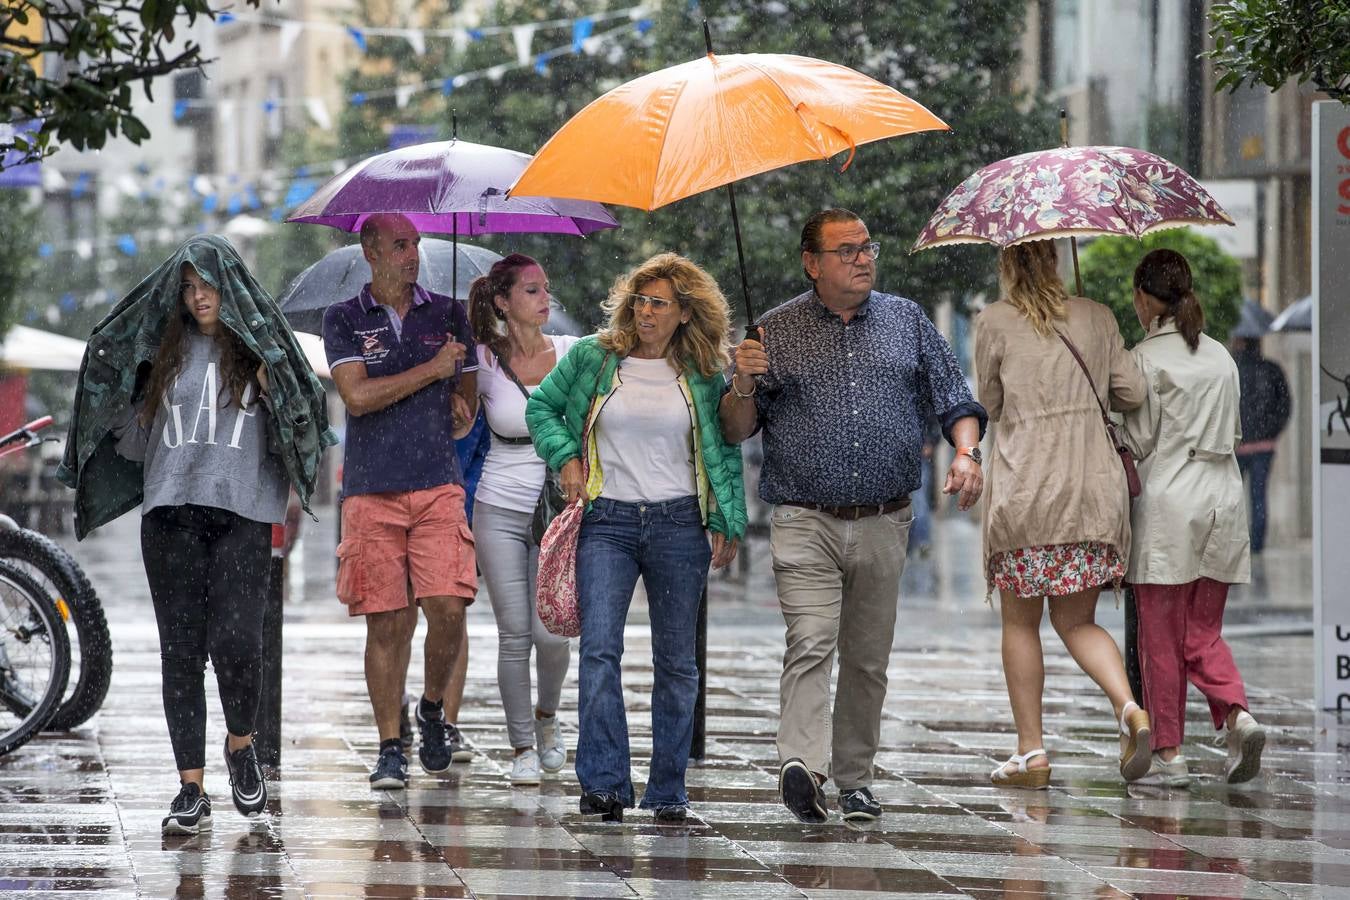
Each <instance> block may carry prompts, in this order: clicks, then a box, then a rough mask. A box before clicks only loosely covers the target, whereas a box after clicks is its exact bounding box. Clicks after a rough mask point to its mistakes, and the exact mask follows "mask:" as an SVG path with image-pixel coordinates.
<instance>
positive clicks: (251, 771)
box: [225, 737, 267, 817]
mask: <svg viewBox="0 0 1350 900" xmlns="http://www.w3.org/2000/svg"><path fill="white" fill-rule="evenodd" d="M225 768H226V769H228V770H229V772H230V797H231V798H232V799H233V800H234V808H235V809H237V810H239V814H240V815H242V816H249V817H252V816H256V815H258V814H259V813H261V812H262V811H263V809H264V808H265V807H266V806H267V782H265V781H263V771H262V766H260V765H259V764H258V754H257V753H255V752H254V750H253V745H252V744H249V745H248V746H247V747H240V748H239V749H238V750H235V751H234V752H233V753H231V752H230V739H229V738H228V737H227V738H225Z"/></svg>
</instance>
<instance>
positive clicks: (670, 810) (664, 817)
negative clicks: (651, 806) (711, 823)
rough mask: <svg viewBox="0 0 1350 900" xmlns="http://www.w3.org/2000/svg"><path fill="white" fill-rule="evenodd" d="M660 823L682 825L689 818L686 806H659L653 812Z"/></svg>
mask: <svg viewBox="0 0 1350 900" xmlns="http://www.w3.org/2000/svg"><path fill="white" fill-rule="evenodd" d="M653 816H654V817H655V819H656V821H658V822H660V823H661V824H662V825H683V824H684V823H685V820H686V819H688V818H689V807H688V806H659V807H657V808H656V811H655V812H654V813H653Z"/></svg>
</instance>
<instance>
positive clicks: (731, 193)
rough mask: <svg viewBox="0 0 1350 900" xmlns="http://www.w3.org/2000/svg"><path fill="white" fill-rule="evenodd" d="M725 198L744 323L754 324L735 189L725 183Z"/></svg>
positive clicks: (747, 324)
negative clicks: (743, 308)
mask: <svg viewBox="0 0 1350 900" xmlns="http://www.w3.org/2000/svg"><path fill="white" fill-rule="evenodd" d="M727 199H729V200H730V201H731V228H732V230H733V231H734V232H736V260H737V262H739V263H740V266H741V296H742V297H743V298H744V299H745V325H746V328H747V329H748V328H749V327H750V326H752V325H754V324H755V308H754V307H753V306H751V305H750V282H749V280H748V279H747V278H746V276H745V247H744V246H743V245H742V244H741V217H740V216H738V215H737V214H736V189H735V188H734V187H732V186H731V185H730V184H728V185H727Z"/></svg>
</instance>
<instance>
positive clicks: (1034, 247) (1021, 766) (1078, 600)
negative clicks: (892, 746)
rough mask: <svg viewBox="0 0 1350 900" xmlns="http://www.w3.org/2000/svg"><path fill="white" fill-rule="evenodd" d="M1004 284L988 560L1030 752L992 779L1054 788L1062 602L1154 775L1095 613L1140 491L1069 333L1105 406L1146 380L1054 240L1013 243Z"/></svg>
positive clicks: (993, 382)
mask: <svg viewBox="0 0 1350 900" xmlns="http://www.w3.org/2000/svg"><path fill="white" fill-rule="evenodd" d="M999 283H1000V288H1001V291H1002V294H1003V299H1002V300H1000V301H999V302H997V303H993V304H990V305H989V306H988V307H987V308H986V309H985V310H984V311H983V312H981V313H980V315H979V318H978V319H977V320H976V332H975V358H976V367H977V369H978V374H979V388H980V398H979V399H980V402H981V403H982V404H984V406H985V408H986V409H988V410H989V421H991V422H997V423H998V426H997V431H996V434H995V440H994V445H993V449H992V452H991V454H990V459H989V465H988V466H987V481H986V483H985V508H984V563H985V577H986V580H987V581H988V583H989V585H990V589H991V590H992V588H994V587H997V588H998V590H999V598H1000V603H1001V611H1002V618H1003V672H1004V677H1005V679H1006V680H1007V683H1008V699H1009V701H1010V703H1011V705H1012V713H1013V722H1014V723H1015V724H1016V726H1017V752H1016V753H1015V754H1013V755H1012V756H1011V757H1010V758H1009V759H1008V761H1007V762H1006V763H1004V764H1003V765H1001V766H999V767H998V768H997V769H995V770H994V771H993V773H992V775H991V779H992V781H993V782H994V784H997V785H1006V786H1012V787H1029V788H1044V787H1046V786H1047V785H1048V784H1049V782H1050V761H1049V758H1048V757H1047V756H1046V753H1045V749H1044V746H1043V740H1042V734H1041V694H1042V690H1043V688H1044V684H1045V669H1044V662H1043V659H1042V656H1041V639H1040V625H1041V611H1042V608H1043V607H1044V605H1045V604H1044V603H1043V601H1042V598H1046V597H1048V598H1049V606H1050V624H1051V625H1053V626H1054V629H1055V632H1056V633H1057V634H1058V635H1059V636H1060V639H1061V640H1063V641H1064V646H1065V647H1067V648H1068V650H1069V653H1070V654H1072V655H1073V658H1074V660H1075V661H1076V662H1077V663H1078V665H1079V666H1080V667H1081V668H1082V669H1083V671H1084V672H1086V673H1087V674H1088V675H1089V676H1090V677H1091V678H1092V680H1093V681H1095V682H1097V684H1098V685H1099V686H1100V687H1101V689H1102V690H1103V691H1104V692H1105V693H1106V695H1107V697H1108V698H1109V699H1110V701H1111V705H1112V707H1113V709H1114V711H1115V719H1116V721H1117V722H1118V723H1119V724H1120V730H1121V735H1122V740H1121V749H1122V752H1121V756H1120V771H1121V775H1122V776H1123V777H1124V778H1125V779H1126V780H1134V779H1136V778H1139V777H1140V776H1142V775H1144V774H1145V772H1147V771H1148V766H1149V724H1148V716H1147V714H1145V713H1144V711H1143V710H1142V709H1140V708H1139V706H1138V705H1137V704H1135V702H1134V698H1133V696H1132V695H1131V693H1130V685H1129V681H1128V679H1127V678H1126V677H1125V665H1124V663H1123V662H1122V660H1121V657H1120V650H1119V648H1117V647H1116V642H1115V640H1114V639H1113V638H1112V637H1111V635H1110V634H1108V633H1107V632H1106V630H1105V629H1103V628H1102V627H1101V626H1099V625H1097V624H1096V622H1095V621H1094V614H1095V609H1096V605H1097V595H1098V594H1099V593H1100V592H1101V588H1102V586H1103V585H1105V584H1117V585H1118V584H1119V583H1120V580H1121V578H1122V577H1123V576H1124V574H1125V562H1126V560H1128V559H1129V554H1130V518H1129V489H1128V487H1127V485H1126V481H1125V474H1124V470H1123V469H1122V467H1121V464H1120V457H1119V456H1118V455H1117V453H1116V451H1115V450H1114V448H1113V447H1112V445H1111V441H1110V440H1109V439H1108V437H1107V434H1106V428H1105V425H1104V424H1103V422H1102V414H1101V409H1100V407H1099V406H1098V399H1097V397H1096V396H1094V395H1095V394H1096V393H1097V391H1096V388H1094V387H1093V384H1090V383H1089V380H1088V376H1087V375H1085V374H1084V371H1083V369H1082V367H1080V366H1079V364H1078V363H1077V362H1076V361H1075V359H1074V356H1073V353H1071V352H1070V350H1069V348H1068V346H1066V345H1065V343H1064V341H1063V340H1062V339H1061V337H1060V336H1061V335H1063V336H1064V337H1067V338H1068V339H1069V341H1071V342H1072V343H1073V345H1074V347H1075V348H1076V349H1077V351H1078V353H1079V355H1080V356H1081V357H1082V358H1083V360H1084V362H1085V363H1086V365H1087V367H1088V369H1090V370H1091V380H1092V383H1095V385H1100V386H1101V389H1102V390H1103V391H1104V394H1103V395H1101V397H1100V399H1101V402H1102V403H1105V404H1108V405H1109V406H1111V407H1113V408H1115V409H1117V410H1130V409H1134V408H1135V407H1137V406H1139V404H1140V403H1142V402H1143V401H1144V393H1145V387H1144V380H1143V377H1142V376H1141V375H1140V373H1139V369H1138V367H1137V366H1136V365H1135V364H1134V361H1133V360H1131V359H1130V356H1129V354H1128V353H1126V352H1125V346H1124V342H1123V340H1122V339H1121V336H1120V328H1119V327H1118V326H1117V325H1116V320H1115V317H1114V316H1113V315H1112V314H1111V311H1110V310H1109V309H1107V308H1106V307H1104V306H1102V305H1101V304H1100V303H1095V302H1093V301H1092V300H1087V299H1084V298H1082V297H1069V296H1067V295H1066V293H1065V291H1064V286H1063V284H1061V282H1060V280H1059V274H1058V273H1057V272H1056V270H1055V248H1054V244H1053V243H1052V242H1051V241H1033V242H1029V243H1025V244H1018V245H1016V246H1013V247H1008V248H1006V249H1004V250H1003V251H1001V252H1000V254H999Z"/></svg>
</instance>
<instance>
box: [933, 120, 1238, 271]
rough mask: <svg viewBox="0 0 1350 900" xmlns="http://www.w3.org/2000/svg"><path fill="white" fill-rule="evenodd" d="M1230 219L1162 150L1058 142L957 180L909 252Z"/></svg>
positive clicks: (1138, 233)
mask: <svg viewBox="0 0 1350 900" xmlns="http://www.w3.org/2000/svg"><path fill="white" fill-rule="evenodd" d="M1232 224H1233V220H1232V218H1231V217H1230V216H1229V215H1228V213H1226V212H1225V211H1224V210H1223V207H1221V206H1219V204H1218V203H1217V202H1215V200H1214V198H1213V197H1211V196H1210V195H1209V193H1208V192H1207V191H1206V190H1205V189H1204V188H1203V187H1201V186H1200V184H1199V182H1197V181H1196V180H1195V179H1194V178H1192V177H1191V176H1190V175H1188V174H1187V173H1186V172H1185V171H1183V170H1182V169H1181V168H1180V167H1179V166H1177V165H1175V164H1173V163H1171V162H1168V161H1167V160H1165V159H1163V158H1162V157H1161V156H1156V155H1154V154H1152V153H1147V152H1145V151H1143V150H1135V149H1133V148H1131V147H1058V148H1056V149H1054V150H1040V151H1037V152H1035V153H1023V154H1021V155H1020V156H1011V157H1008V158H1007V159H1003V160H999V161H998V162H996V163H993V164H992V165H988V166H985V167H984V168H983V169H980V170H979V171H978V172H976V173H975V174H974V175H971V176H970V177H969V178H967V179H966V180H965V181H963V182H961V184H960V185H959V186H958V187H957V188H956V190H954V191H952V192H951V194H949V195H948V196H947V199H946V200H943V201H942V205H941V206H939V207H938V209H937V212H935V213H933V216H932V218H931V219H929V220H928V225H927V227H925V228H924V230H923V232H922V233H921V234H920V235H919V239H918V240H917V241H915V242H914V247H913V248H912V249H911V250H910V252H911V253H913V252H915V251H918V250H926V249H928V248H929V247H938V246H942V245H943V244H994V245H996V246H998V247H1009V246H1012V245H1013V244H1020V243H1021V242H1023V241H1042V240H1049V239H1052V238H1065V237H1066V238H1072V239H1077V238H1080V237H1090V236H1098V235H1108V234H1122V235H1129V236H1131V237H1135V238H1139V237H1143V236H1144V235H1145V234H1148V233H1150V232H1153V231H1160V230H1162V229H1164V228H1178V227H1181V226H1184V225H1232ZM1077 269H1078V253H1077V247H1076V245H1075V248H1074V271H1075V274H1077ZM1078 291H1079V293H1082V284H1081V280H1080V283H1079V287H1078Z"/></svg>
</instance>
